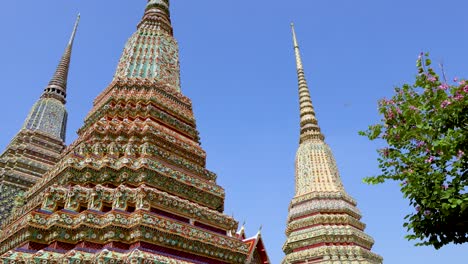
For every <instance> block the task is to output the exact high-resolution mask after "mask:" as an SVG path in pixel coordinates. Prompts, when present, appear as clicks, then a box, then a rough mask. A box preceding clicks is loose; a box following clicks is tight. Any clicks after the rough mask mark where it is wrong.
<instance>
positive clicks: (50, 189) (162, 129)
mask: <svg viewBox="0 0 468 264" xmlns="http://www.w3.org/2000/svg"><path fill="white" fill-rule="evenodd" d="M205 163H206V154H205V151H204V150H203V149H202V148H201V146H200V141H199V135H198V132H197V129H196V124H195V119H194V116H193V111H192V104H191V101H190V99H188V98H187V97H185V96H184V95H183V94H182V93H181V89H180V71H179V59H178V45H177V42H176V40H175V39H174V37H173V29H172V26H171V20H170V15H169V0H149V1H148V3H147V5H146V9H145V12H144V16H143V18H142V20H141V22H140V23H139V24H138V26H137V31H136V32H135V33H134V34H133V35H132V36H131V37H130V39H129V40H128V42H127V44H126V46H125V48H124V51H123V54H122V57H121V59H120V61H119V64H118V67H117V71H116V74H115V77H114V79H113V81H112V82H111V84H110V85H109V86H108V87H107V88H106V89H105V90H104V91H103V92H102V93H101V94H100V95H99V96H98V97H97V98H96V99H95V101H94V105H93V108H92V110H91V111H90V112H89V114H88V116H87V117H86V119H85V122H84V125H83V126H82V128H81V129H80V130H79V131H78V139H77V140H76V141H75V142H74V143H72V144H71V145H70V146H69V147H68V148H67V149H66V150H65V151H64V154H63V155H62V158H61V159H60V160H59V161H58V163H57V164H56V165H55V166H54V167H53V168H52V169H51V170H50V171H48V172H47V173H46V174H45V175H44V177H43V178H42V179H41V180H40V181H39V182H38V183H37V184H36V185H34V186H33V187H32V188H31V189H30V190H29V191H28V192H27V193H25V195H24V201H23V202H24V204H23V205H22V206H18V207H17V208H16V209H15V211H14V213H13V214H12V216H11V217H10V218H8V219H7V221H6V222H5V226H4V227H5V228H4V229H3V232H2V233H1V234H0V259H1V260H3V263H178V264H183V263H199V264H201V263H207V264H215V263H220V264H221V263H264V264H266V263H270V262H269V261H268V257H267V254H266V251H265V248H264V246H263V242H262V238H261V236H260V235H257V236H255V237H253V238H250V239H248V238H246V237H245V236H244V235H243V233H242V232H240V233H236V230H237V229H238V222H237V221H236V220H235V219H233V218H232V217H230V216H227V215H225V214H224V213H223V210H224V209H223V208H224V199H225V192H224V189H223V188H221V187H220V186H218V185H217V184H216V175H215V174H214V173H213V172H210V171H209V170H207V169H206V165H205Z"/></svg>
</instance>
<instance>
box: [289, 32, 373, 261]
mask: <svg viewBox="0 0 468 264" xmlns="http://www.w3.org/2000/svg"><path fill="white" fill-rule="evenodd" d="M291 26H292V31H293V40H294V50H295V54H296V62H297V74H298V79H299V103H300V121H301V122H300V127H301V132H300V144H299V149H298V151H297V156H296V195H295V196H294V198H293V200H292V201H291V204H290V206H289V215H288V225H287V229H286V235H287V240H286V243H285V244H284V246H283V251H284V252H285V253H286V257H285V258H284V260H283V264H303V263H320V264H325V263H326V264H337V263H369V264H380V263H382V258H381V257H380V256H378V255H376V254H374V253H372V252H371V248H372V246H373V244H374V241H373V239H372V238H371V237H370V236H368V235H367V234H365V233H364V228H365V224H363V223H362V222H361V221H360V219H361V213H360V212H359V210H358V209H357V208H356V201H355V200H354V199H353V198H351V197H350V196H349V195H348V194H347V193H346V191H345V189H344V187H343V183H342V182H341V179H340V176H339V173H338V168H337V166H336V162H335V159H334V157H333V153H332V151H331V149H330V147H329V146H328V145H327V144H326V143H325V141H324V139H325V137H324V136H323V134H322V133H321V131H320V127H319V125H318V122H317V118H316V116H315V110H314V107H313V105H312V101H311V98H310V92H309V87H308V85H307V82H306V79H305V74H304V69H303V66H302V60H301V55H300V51H299V45H298V43H297V39H296V33H295V30H294V25H291Z"/></svg>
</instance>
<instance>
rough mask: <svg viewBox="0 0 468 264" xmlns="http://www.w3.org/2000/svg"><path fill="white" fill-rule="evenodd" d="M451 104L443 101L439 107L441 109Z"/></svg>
mask: <svg viewBox="0 0 468 264" xmlns="http://www.w3.org/2000/svg"><path fill="white" fill-rule="evenodd" d="M451 104H452V102H450V101H448V100H445V101H443V102H442V104H441V105H440V107H442V108H446V107H447V106H449V105H451Z"/></svg>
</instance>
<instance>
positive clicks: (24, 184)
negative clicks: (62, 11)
mask: <svg viewBox="0 0 468 264" xmlns="http://www.w3.org/2000/svg"><path fill="white" fill-rule="evenodd" d="M79 19H80V17H79V15H78V18H77V20H76V23H75V27H74V29H73V33H72V35H71V37H70V41H69V42H68V45H67V47H66V49H65V52H64V54H63V56H62V58H61V60H60V62H59V64H58V67H57V69H56V71H55V74H54V75H53V77H52V79H51V80H50V82H49V84H48V85H47V87H46V88H45V89H44V92H43V94H42V96H41V97H40V98H39V100H38V101H37V102H36V103H35V104H34V106H33V107H32V109H31V111H30V112H29V115H28V117H27V118H26V121H25V122H24V125H23V127H22V128H21V130H20V131H19V132H18V134H17V135H16V136H15V137H14V138H13V139H12V140H11V142H10V144H9V145H8V146H7V148H6V150H5V151H4V152H3V154H2V155H1V156H0V226H1V225H2V223H3V222H4V221H5V219H6V218H7V217H8V216H9V215H10V212H11V210H12V208H13V206H14V203H15V200H16V198H20V197H18V195H20V196H21V195H22V193H23V192H24V191H26V190H27V189H28V188H30V187H31V186H32V185H33V184H34V183H35V182H37V181H38V180H39V179H40V178H41V177H42V175H43V174H44V173H45V172H46V171H48V170H49V169H50V168H51V167H52V166H53V165H55V164H56V163H57V162H58V160H59V158H60V154H61V153H62V151H63V150H64V149H65V143H64V142H65V131H66V126H67V110H66V109H65V102H66V97H67V78H68V69H69V67H70V58H71V53H72V47H73V41H74V39H75V34H76V30H77V28H78V23H79Z"/></svg>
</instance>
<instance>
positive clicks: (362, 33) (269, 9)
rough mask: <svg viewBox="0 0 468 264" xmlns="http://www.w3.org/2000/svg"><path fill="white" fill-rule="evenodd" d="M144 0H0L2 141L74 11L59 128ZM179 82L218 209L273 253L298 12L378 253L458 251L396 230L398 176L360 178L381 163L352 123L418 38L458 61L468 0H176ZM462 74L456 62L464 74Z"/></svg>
mask: <svg viewBox="0 0 468 264" xmlns="http://www.w3.org/2000/svg"><path fill="white" fill-rule="evenodd" d="M145 2H146V1H144V0H138V1H135V0H133V1H116V0H114V1H110V0H99V1H95V0H70V1H64V0H47V1H35V0H23V1H4V3H2V8H1V9H0V34H1V40H2V41H0V57H1V63H0V79H1V81H2V82H1V85H2V86H3V87H2V89H1V91H2V95H1V100H0V112H1V113H3V114H2V125H1V126H0V148H1V149H3V148H4V147H5V146H6V144H7V143H8V142H9V141H10V139H11V138H12V137H13V136H14V134H15V133H16V132H17V131H18V129H19V128H20V127H21V125H22V122H23V120H24V119H25V117H26V115H27V113H28V111H29V109H30V107H31V106H32V104H33V103H34V102H35V101H36V100H37V98H38V97H39V96H40V94H41V92H42V89H43V88H44V87H45V85H46V84H47V82H48V81H49V79H50V77H51V75H52V73H53V71H54V69H55V67H56V64H57V62H58V60H59V58H60V56H61V54H62V52H63V49H64V48H65V45H66V43H67V40H68V37H69V34H70V32H71V29H72V26H73V23H74V20H75V16H76V14H77V13H78V12H81V15H82V20H81V25H80V28H79V32H78V35H77V38H76V42H75V48H74V53H73V58H72V66H71V72H70V77H69V96H68V100H69V102H68V105H67V108H68V110H69V123H68V133H67V142H68V143H71V142H72V141H73V140H74V139H75V138H76V133H75V131H76V130H77V129H78V128H79V127H80V126H81V125H82V122H83V119H84V116H85V115H86V113H87V112H88V111H89V110H90V109H91V104H92V101H93V99H94V98H95V97H96V96H97V95H98V94H99V93H100V92H101V91H102V90H103V89H104V88H105V87H106V86H107V85H108V84H109V83H110V81H111V79H112V76H113V73H114V70H115V68H116V65H117V61H118V59H119V57H120V53H121V51H122V49H123V47H124V44H125V41H126V40H127V38H128V37H129V36H130V35H131V34H132V33H133V32H134V30H135V27H136V24H137V23H138V21H139V19H140V18H141V15H142V14H143V8H144V6H145ZM171 9H172V19H173V25H174V28H175V36H176V38H177V39H178V41H179V44H180V54H181V67H182V90H183V93H184V94H185V95H187V96H188V97H190V98H191V99H192V100H193V103H194V111H195V116H196V118H197V121H198V129H199V131H200V134H201V138H202V145H203V148H204V149H205V150H206V151H207V153H208V168H209V169H211V170H213V171H214V172H216V173H217V174H218V183H219V184H220V185H221V186H223V187H224V188H225V189H226V192H227V197H226V213H227V214H233V215H234V216H235V218H236V219H238V220H239V221H240V222H243V221H246V223H247V230H248V233H249V235H254V234H255V233H256V231H257V230H258V228H259V227H260V226H261V225H262V226H263V236H264V239H265V242H266V246H267V250H268V253H269V255H270V258H271V261H272V263H280V261H281V259H282V257H283V253H282V250H281V247H282V244H283V242H284V240H285V235H284V229H285V224H286V216H287V208H288V204H289V201H290V199H291V198H292V196H293V192H294V158H295V152H296V150H297V146H298V134H299V125H298V123H299V116H298V115H299V114H298V95H297V81H296V72H295V64H294V54H293V50H292V43H291V36H290V29H289V24H290V22H291V21H294V22H295V24H296V30H297V33H298V38H299V42H300V45H301V49H302V53H303V60H304V66H305V70H306V74H307V77H308V81H309V85H310V89H311V93H312V98H313V102H314V106H315V108H316V111H317V115H318V119H319V123H320V126H321V127H322V130H323V132H324V134H325V135H326V141H327V142H328V144H329V145H330V146H331V147H332V149H333V151H334V154H335V157H336V159H337V162H338V166H339V169H340V172H341V177H342V179H343V182H344V185H345V187H346V189H347V191H348V192H349V193H350V194H351V195H352V196H353V197H355V198H356V199H357V201H358V206H359V208H360V209H361V211H362V213H363V215H364V218H363V221H364V222H365V223H366V224H367V226H368V227H367V229H366V230H367V232H368V233H369V234H370V235H372V236H373V237H374V239H375V240H376V244H375V246H374V251H375V252H377V253H379V254H381V255H382V256H383V257H384V259H385V263H389V264H394V263H395V264H396V263H398V264H399V263H425V264H435V263H441V262H445V263H454V262H459V261H460V260H462V259H466V257H468V254H467V252H468V250H467V249H468V247H467V245H463V246H453V245H450V246H447V247H445V248H443V249H441V250H438V251H436V250H434V249H432V248H428V247H414V246H413V242H408V241H406V240H405V239H404V235H405V230H404V229H403V227H402V225H403V217H404V216H405V215H406V214H407V213H409V212H411V211H412V210H414V209H411V208H409V207H408V201H406V200H404V199H403V197H402V195H401V194H400V192H399V186H398V184H396V183H388V184H384V185H380V186H367V185H365V184H363V183H362V178H363V177H365V176H370V175H374V174H376V173H378V172H379V170H378V168H377V162H376V157H377V156H376V152H375V149H376V148H377V147H378V145H377V144H375V143H373V142H369V141H368V140H366V139H365V138H363V137H360V136H358V135H357V132H358V131H359V130H362V129H365V128H366V127H367V126H368V125H369V124H371V123H374V122H376V121H377V120H378V119H379V116H378V115H377V100H378V99H379V98H381V97H384V96H387V97H388V96H390V95H391V94H392V91H393V87H394V86H397V85H401V84H402V83H404V82H410V81H411V80H412V78H413V77H414V75H415V73H416V72H415V60H416V57H417V55H418V53H419V52H420V51H428V52H430V53H431V57H432V58H433V61H435V62H443V63H444V64H445V68H446V71H447V75H448V76H452V77H455V76H463V75H464V74H466V72H468V69H467V67H468V66H467V64H466V58H467V56H468V49H467V48H466V47H467V46H468V20H467V19H466V10H467V9H468V3H467V2H466V1H462V0H457V1H456V0H445V1H443V2H442V1H435V0H426V1H421V0H413V1H404V0H393V1H370V0H368V1H366V0H356V1H345V0H340V1H338V0H330V1H310V0H294V1H284V0H283V1H279V0H268V1H267V0H255V1H252V0H236V1H234V0H223V1H219V0H217V1H215V0H200V1H176V0H172V8H171ZM464 77H466V75H464Z"/></svg>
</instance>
